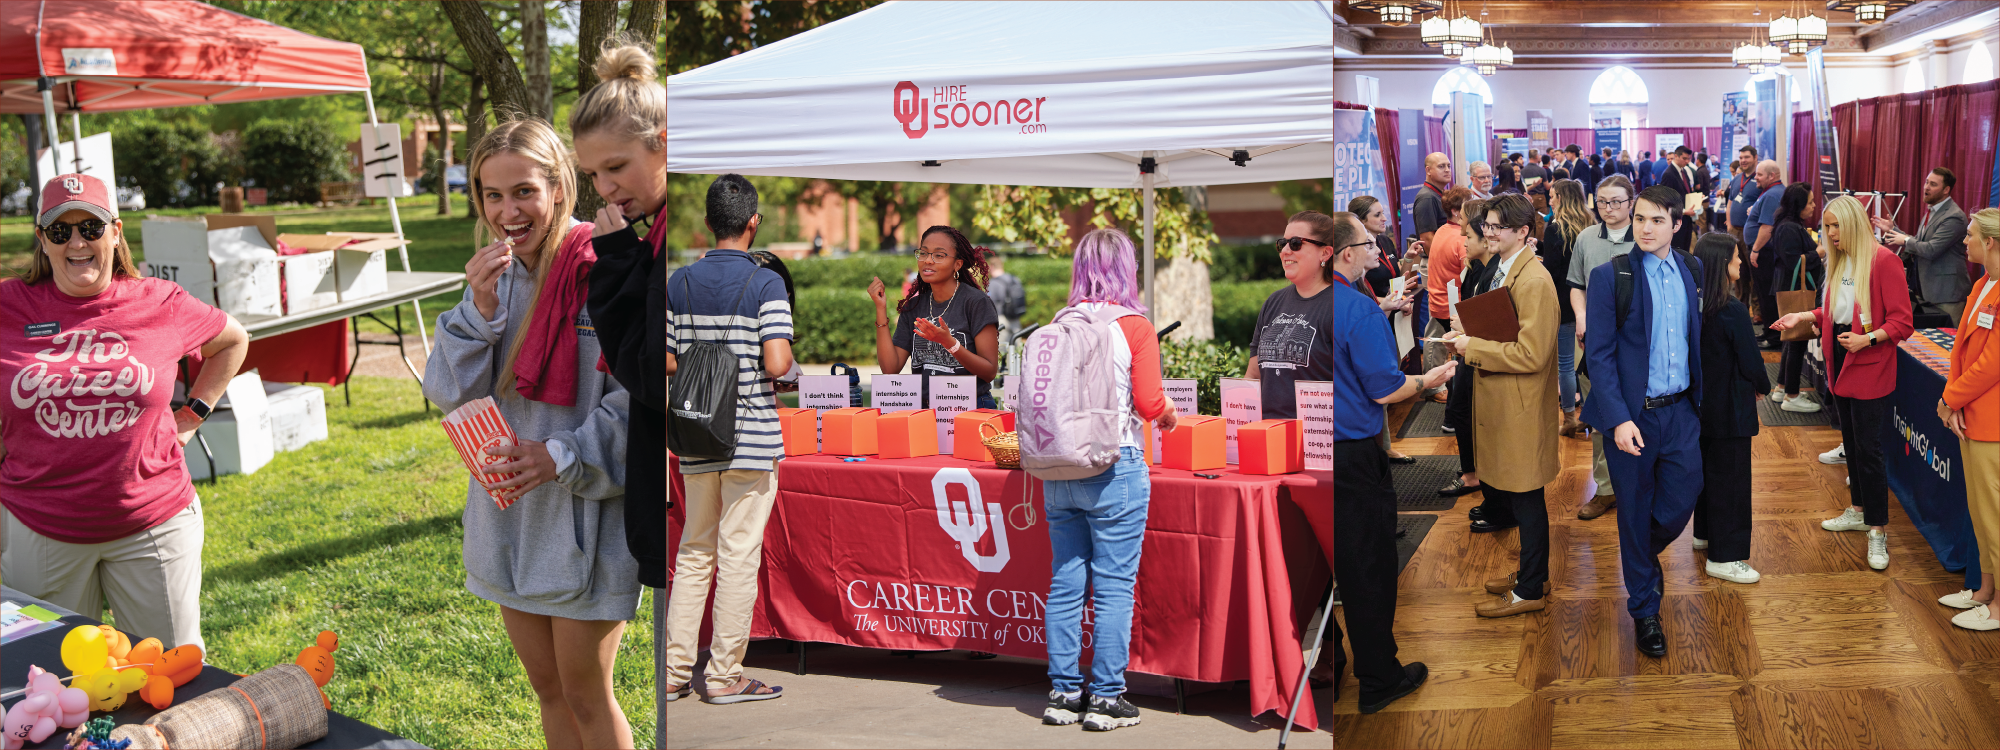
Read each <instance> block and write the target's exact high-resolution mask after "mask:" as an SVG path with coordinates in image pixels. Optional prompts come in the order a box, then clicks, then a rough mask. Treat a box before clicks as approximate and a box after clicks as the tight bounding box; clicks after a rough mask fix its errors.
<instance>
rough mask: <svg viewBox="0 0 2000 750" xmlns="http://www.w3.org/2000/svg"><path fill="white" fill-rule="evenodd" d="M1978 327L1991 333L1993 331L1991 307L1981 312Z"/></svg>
mask: <svg viewBox="0 0 2000 750" xmlns="http://www.w3.org/2000/svg"><path fill="white" fill-rule="evenodd" d="M1978 325H1979V327H1980V328H1984V329H1986V330H1989V331H1991V330H1993V308H1990V307H1989V308H1986V309H1984V310H1980V311H1979V321H1978Z"/></svg>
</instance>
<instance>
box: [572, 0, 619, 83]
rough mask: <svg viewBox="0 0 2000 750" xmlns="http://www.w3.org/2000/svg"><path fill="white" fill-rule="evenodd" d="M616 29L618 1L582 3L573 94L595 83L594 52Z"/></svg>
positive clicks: (599, 48) (578, 26) (595, 65)
mask: <svg viewBox="0 0 2000 750" xmlns="http://www.w3.org/2000/svg"><path fill="white" fill-rule="evenodd" d="M617 28H618V3H615V2H589V1H588V0H586V1H585V2H584V3H582V9H581V12H580V15H579V16H578V18H577V29H576V95H577V96H579V97H581V96H583V94H584V92H586V91H589V90H590V89H591V87H594V86H596V85H597V53H598V52H601V51H603V49H602V48H603V47H604V40H606V39H609V38H611V32H612V31H613V30H615V29H617Z"/></svg>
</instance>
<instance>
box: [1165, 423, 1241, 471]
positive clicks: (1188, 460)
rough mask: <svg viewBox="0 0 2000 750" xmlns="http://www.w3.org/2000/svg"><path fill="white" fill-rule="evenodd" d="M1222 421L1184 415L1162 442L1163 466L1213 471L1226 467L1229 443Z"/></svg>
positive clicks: (1186, 469)
mask: <svg viewBox="0 0 2000 750" xmlns="http://www.w3.org/2000/svg"><path fill="white" fill-rule="evenodd" d="M1223 427H1224V424H1223V421H1222V418H1221V417H1210V416H1201V415H1193V416H1190V415H1182V416H1181V418H1180V424H1178V425H1175V426H1174V431H1173V432H1169V433H1167V434H1166V437H1165V438H1164V439H1162V440H1161V441H1160V451H1161V452H1162V453H1165V454H1166V455H1165V456H1162V457H1161V463H1162V464H1165V465H1166V467H1167V468H1169V469H1180V470H1182V471H1212V470H1215V469H1220V468H1222V467H1223V465H1224V462H1223V457H1224V455H1225V446H1226V441H1225V440H1224V431H1223Z"/></svg>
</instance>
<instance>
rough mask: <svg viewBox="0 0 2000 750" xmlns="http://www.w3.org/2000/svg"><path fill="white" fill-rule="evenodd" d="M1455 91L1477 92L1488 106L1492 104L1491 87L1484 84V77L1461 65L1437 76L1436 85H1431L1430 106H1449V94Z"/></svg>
mask: <svg viewBox="0 0 2000 750" xmlns="http://www.w3.org/2000/svg"><path fill="white" fill-rule="evenodd" d="M1456 91H1467V92H1471V93H1474V94H1478V95H1479V98H1480V99H1481V100H1483V101H1484V102H1485V103H1486V104H1487V105H1488V106H1492V104H1493V88H1492V87H1491V86H1487V85H1486V79H1484V78H1481V77H1479V74H1478V73H1475V72H1473V70H1472V69H1471V68H1467V67H1462V66H1461V67H1456V68H1452V69H1451V70H1447V71H1445V73H1444V75H1442V76H1439V77H1438V82H1437V85H1436V86H1432V87H1431V106H1434V107H1449V106H1451V95H1452V92H1456Z"/></svg>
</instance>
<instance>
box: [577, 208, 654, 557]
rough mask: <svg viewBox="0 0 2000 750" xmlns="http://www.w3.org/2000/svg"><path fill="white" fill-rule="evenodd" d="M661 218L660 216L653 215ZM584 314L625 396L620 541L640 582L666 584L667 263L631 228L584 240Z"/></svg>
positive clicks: (606, 362) (605, 360)
mask: <svg viewBox="0 0 2000 750" xmlns="http://www.w3.org/2000/svg"><path fill="white" fill-rule="evenodd" d="M655 220H656V221H660V220H663V219H655ZM590 245H591V249H593V250H595V251H596V252H597V264H596V265H594V266H592V267H591V269H590V300H589V302H588V305H589V307H590V319H591V321H592V322H593V323H594V324H595V325H596V326H597V337H598V343H600V344H601V345H602V347H601V348H602V349H603V352H604V364H605V365H606V366H607V367H609V368H611V377H614V378H617V379H618V384H619V385H622V386H625V390H626V391H628V392H630V394H631V397H632V424H631V427H630V429H629V431H628V432H627V433H626V438H625V545H626V547H627V548H628V549H630V550H631V552H632V557H633V558H634V559H636V560H638V561H639V582H640V583H642V584H644V585H647V586H651V587H653V588H659V589H664V588H666V587H667V264H666V260H665V259H664V258H655V257H653V247H652V246H651V245H648V244H646V242H645V240H644V239H642V238H640V236H639V233H638V232H637V231H636V230H635V229H634V228H633V227H626V228H624V229H621V230H618V231H616V232H612V233H611V234H607V235H604V236H601V237H593V238H591V240H590Z"/></svg>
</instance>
